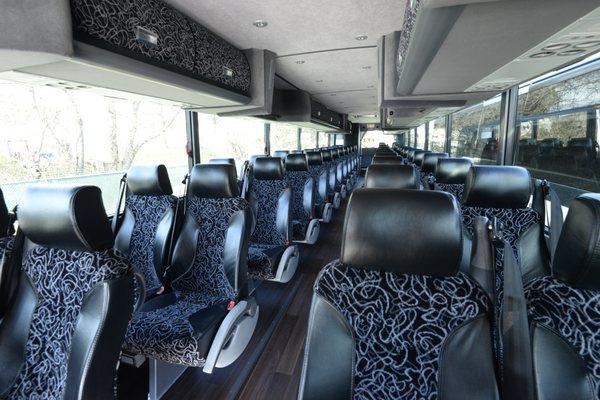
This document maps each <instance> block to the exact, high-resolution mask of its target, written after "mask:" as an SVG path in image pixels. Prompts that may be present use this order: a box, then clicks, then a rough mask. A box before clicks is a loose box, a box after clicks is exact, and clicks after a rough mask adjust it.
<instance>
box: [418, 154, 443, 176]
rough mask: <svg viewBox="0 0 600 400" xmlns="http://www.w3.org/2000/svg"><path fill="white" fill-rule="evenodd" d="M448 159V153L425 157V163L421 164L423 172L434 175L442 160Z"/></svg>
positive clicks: (426, 155)
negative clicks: (438, 163) (439, 161)
mask: <svg viewBox="0 0 600 400" xmlns="http://www.w3.org/2000/svg"><path fill="white" fill-rule="evenodd" d="M446 157H448V153H427V154H425V157H423V163H422V164H421V172H427V173H433V172H435V167H436V166H437V162H438V160H439V159H440V158H446Z"/></svg>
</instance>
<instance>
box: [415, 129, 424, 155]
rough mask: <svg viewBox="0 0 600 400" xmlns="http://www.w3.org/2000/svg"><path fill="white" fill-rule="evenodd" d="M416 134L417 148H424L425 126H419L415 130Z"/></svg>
mask: <svg viewBox="0 0 600 400" xmlns="http://www.w3.org/2000/svg"><path fill="white" fill-rule="evenodd" d="M416 132H417V146H416V147H417V148H419V149H424V148H425V125H421V126H419V127H418V128H417V129H416Z"/></svg>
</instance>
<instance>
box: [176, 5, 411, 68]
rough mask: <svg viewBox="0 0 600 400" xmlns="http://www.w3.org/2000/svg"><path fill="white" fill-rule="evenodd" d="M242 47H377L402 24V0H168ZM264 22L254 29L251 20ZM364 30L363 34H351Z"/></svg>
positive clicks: (288, 50)
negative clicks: (261, 26) (380, 39)
mask: <svg viewBox="0 0 600 400" xmlns="http://www.w3.org/2000/svg"><path fill="white" fill-rule="evenodd" d="M166 2H167V3H169V4H171V5H173V6H174V7H176V8H177V9H179V10H181V11H182V12H184V13H185V14H187V15H188V16H190V17H192V18H194V19H195V20H196V21H198V22H200V23H202V24H203V25H204V26H206V27H207V28H209V29H210V30H212V31H213V32H216V33H218V34H220V35H221V36H222V37H224V38H225V39H227V40H229V41H230V42H232V43H233V44H235V45H236V46H238V47H239V48H242V49H246V48H252V47H254V48H263V49H269V50H271V51H274V52H275V53H277V55H279V56H282V55H288V54H296V53H305V52H313V51H321V50H331V49H340V48H346V47H355V46H357V45H361V46H362V45H368V46H375V45H376V44H377V39H379V37H381V36H382V35H384V34H388V33H390V32H393V31H394V30H397V29H399V28H400V27H401V26H402V20H403V18H404V4H405V2H404V1H397V0H369V1H356V0H337V1H322V0H303V1H298V0H245V1H239V0H200V1H198V0H166ZM256 20H264V21H266V22H267V23H268V25H267V26H266V27H264V28H256V27H255V26H254V25H253V22H254V21H256ZM360 35H366V36H367V39H366V40H363V41H357V40H356V39H355V38H356V37H357V36H360Z"/></svg>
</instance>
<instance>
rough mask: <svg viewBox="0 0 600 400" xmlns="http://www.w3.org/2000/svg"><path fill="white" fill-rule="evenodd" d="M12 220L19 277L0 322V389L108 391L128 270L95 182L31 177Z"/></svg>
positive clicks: (127, 313)
mask: <svg viewBox="0 0 600 400" xmlns="http://www.w3.org/2000/svg"><path fill="white" fill-rule="evenodd" d="M19 230H20V232H18V233H17V235H23V236H22V237H23V239H24V243H23V248H22V249H21V251H18V249H15V251H14V252H13V253H12V257H16V259H15V261H14V262H16V263H18V264H19V265H20V275H19V281H20V282H19V286H18V289H17V292H16V294H15V299H14V302H13V303H12V305H11V307H10V308H9V309H8V312H7V314H6V315H5V318H4V321H3V323H2V326H1V327H0V363H2V369H1V373H0V394H1V395H0V396H1V397H2V398H3V399H111V398H114V397H115V378H116V371H117V364H118V361H119V355H120V352H121V344H122V343H123V338H124V336H125V331H126V329H127V325H128V323H129V320H130V318H131V314H132V312H133V306H134V304H133V302H134V276H133V268H132V267H131V265H130V264H129V262H128V260H127V258H126V257H125V256H124V255H122V254H121V253H119V252H118V251H115V250H113V233H112V231H111V227H110V225H109V222H108V217H107V215H106V211H105V210H104V205H103V203H102V194H101V191H100V189H99V188H97V187H95V186H54V185H39V186H37V185H35V186H30V187H29V188H27V189H26V191H25V193H24V194H23V197H22V199H21V202H20V203H19Z"/></svg>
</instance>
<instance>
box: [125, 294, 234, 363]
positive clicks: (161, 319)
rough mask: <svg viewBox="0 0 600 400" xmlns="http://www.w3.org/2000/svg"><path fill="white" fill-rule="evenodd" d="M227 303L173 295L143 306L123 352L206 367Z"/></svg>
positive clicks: (164, 296)
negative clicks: (205, 363) (207, 357)
mask: <svg viewBox="0 0 600 400" xmlns="http://www.w3.org/2000/svg"><path fill="white" fill-rule="evenodd" d="M226 314H227V303H226V302H224V301H223V300H222V299H220V298H217V299H214V301H211V300H210V299H208V298H206V297H205V296H203V297H202V298H199V297H198V296H196V295H194V294H192V293H185V292H172V293H169V294H166V295H162V296H159V297H156V298H154V299H152V300H150V301H148V302H146V304H144V307H143V308H142V309H141V310H140V311H139V312H138V313H137V314H135V316H134V317H133V319H132V320H131V323H130V325H129V329H128V330H127V336H126V338H125V343H124V349H125V350H127V351H130V352H133V353H140V354H143V355H145V356H148V357H152V358H155V359H158V360H161V361H165V362H169V363H172V364H179V365H187V366H190V367H202V366H204V362H205V358H206V355H207V354H208V350H209V349H210V344H211V343H212V339H213V337H214V335H215V334H216V331H217V330H218V328H219V324H220V323H221V321H222V320H223V318H225V315H226Z"/></svg>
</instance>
